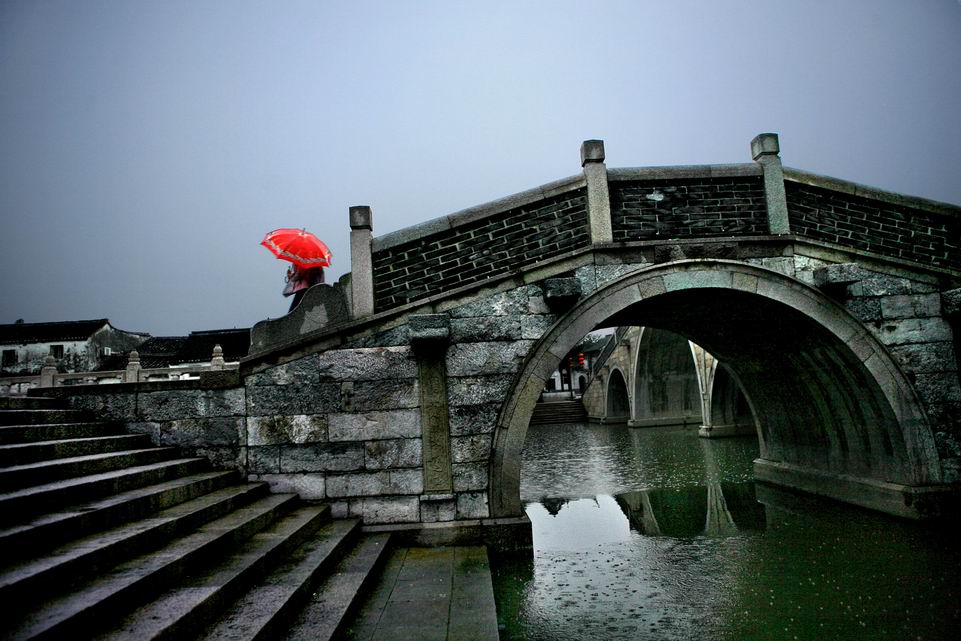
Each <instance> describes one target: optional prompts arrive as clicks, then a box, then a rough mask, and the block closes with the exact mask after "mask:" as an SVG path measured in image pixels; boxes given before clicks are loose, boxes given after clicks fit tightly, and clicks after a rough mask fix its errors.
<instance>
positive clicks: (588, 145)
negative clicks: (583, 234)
mask: <svg viewBox="0 0 961 641" xmlns="http://www.w3.org/2000/svg"><path fill="white" fill-rule="evenodd" d="M581 167H583V168H584V178H585V179H586V180H587V215H588V222H589V225H590V232H591V243H593V244H595V245H596V244H597V243H609V242H611V241H612V240H614V234H613V232H612V231H611V197H610V192H609V190H608V186H607V165H605V164H604V141H603V140H585V141H584V142H583V143H582V144H581Z"/></svg>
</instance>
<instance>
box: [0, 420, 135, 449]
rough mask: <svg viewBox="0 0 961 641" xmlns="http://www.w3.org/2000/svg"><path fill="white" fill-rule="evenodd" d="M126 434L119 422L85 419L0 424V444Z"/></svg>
mask: <svg viewBox="0 0 961 641" xmlns="http://www.w3.org/2000/svg"><path fill="white" fill-rule="evenodd" d="M114 434H126V432H125V431H124V429H123V426H122V425H120V424H119V423H107V422H96V421H85V422H82V423H48V424H46V425H7V426H0V445H13V444H17V443H32V442H36V441H56V440H62V439H68V438H88V437H93V436H110V435H114Z"/></svg>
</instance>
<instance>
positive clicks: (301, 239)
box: [260, 229, 332, 269]
mask: <svg viewBox="0 0 961 641" xmlns="http://www.w3.org/2000/svg"><path fill="white" fill-rule="evenodd" d="M260 244H261V245H263V246H264V247H266V248H267V249H269V250H270V251H271V252H273V254H274V256H276V257H277V258H279V259H281V260H289V261H290V262H292V263H293V264H295V265H297V266H298V267H303V268H305V269H307V268H310V267H330V258H331V256H332V254H331V253H330V249H328V248H327V245H325V244H324V241H322V240H321V239H319V238H317V237H316V236H314V235H313V234H311V233H310V232H309V231H307V230H305V229H275V230H274V231H272V232H270V233H268V234H267V235H266V236H264V239H263V240H262V241H260Z"/></svg>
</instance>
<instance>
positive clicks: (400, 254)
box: [373, 189, 590, 312]
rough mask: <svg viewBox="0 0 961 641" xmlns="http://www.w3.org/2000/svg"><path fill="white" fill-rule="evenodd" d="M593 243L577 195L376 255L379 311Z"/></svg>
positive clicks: (583, 199)
mask: <svg viewBox="0 0 961 641" xmlns="http://www.w3.org/2000/svg"><path fill="white" fill-rule="evenodd" d="M589 243H590V238H589V236H588V227H587V193H586V190H584V189H577V190H573V191H570V192H567V193H565V194H561V195H560V196H556V197H554V198H550V199H547V200H544V201H540V202H538V203H535V204H533V205H527V206H524V207H519V208H517V209H512V210H510V211H507V212H504V213H502V214H497V215H494V216H490V217H487V218H483V219H481V220H478V221H476V222H473V223H469V224H466V225H463V226H460V227H457V228H455V229H449V230H446V231H443V232H440V233H437V234H432V235H430V236H427V237H425V238H420V239H417V240H413V241H411V242H408V243H404V244H401V245H397V246H395V247H391V248H389V249H385V250H382V251H377V252H374V255H373V263H374V308H375V309H376V311H378V312H380V311H383V310H385V309H390V308H392V307H397V306H399V305H403V304H405V303H407V302H409V301H411V300H415V299H418V298H423V297H425V296H431V295H435V294H439V293H441V292H444V291H447V290H450V289H454V288H456V287H460V286H462V285H468V284H470V283H474V282H477V281H480V280H484V279H487V278H491V277H493V276H498V275H501V274H507V273H510V272H516V271H519V270H521V269H523V268H525V267H528V266H530V265H532V264H534V263H537V262H539V261H542V260H545V259H548V258H553V257H555V256H560V255H562V254H565V253H567V252H570V251H572V250H575V249H580V248H582V247H586V246H588V245H589Z"/></svg>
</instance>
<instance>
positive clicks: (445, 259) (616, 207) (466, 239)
mask: <svg viewBox="0 0 961 641" xmlns="http://www.w3.org/2000/svg"><path fill="white" fill-rule="evenodd" d="M779 154H780V144H779V141H778V136H777V134H773V133H764V134H760V135H758V136H757V137H755V138H754V140H752V141H751V157H752V159H753V161H754V162H752V163H742V164H726V165H689V166H677V167H628V168H612V169H608V168H607V166H606V165H605V163H604V160H605V151H604V143H603V141H601V140H587V141H585V142H584V143H583V145H582V146H581V167H582V172H581V173H579V174H576V175H574V176H571V177H568V178H564V179H562V180H558V181H555V182H552V183H548V184H545V185H541V186H540V187H536V188H534V189H530V190H527V191H524V192H521V193H518V194H514V195H512V196H508V197H506V198H502V199H500V200H496V201H493V202H490V203H487V204H483V205H478V206H476V207H471V208H469V209H465V210H463V211H460V212H457V213H454V214H450V215H447V216H441V217H439V218H435V219H433V220H429V221H427V222H425V223H422V224H419V225H415V226H413V227H409V228H406V229H402V230H399V231H395V232H392V233H389V234H386V235H384V236H378V237H374V236H373V222H372V214H371V210H370V207H367V206H355V207H351V208H350V223H351V277H352V280H351V297H350V298H351V300H350V305H351V317H352V318H354V319H360V318H364V317H366V316H370V315H372V314H376V313H380V312H384V311H387V310H391V309H395V308H398V307H402V306H404V305H406V304H409V303H412V302H415V301H423V300H428V299H430V298H432V297H435V296H438V295H442V294H444V293H445V292H449V291H451V290H456V289H459V288H462V287H466V286H473V285H477V284H480V283H482V282H484V281H487V280H490V279H495V278H500V277H505V276H508V275H511V274H516V273H519V272H522V271H524V270H530V269H531V268H534V267H536V266H538V265H541V264H544V263H546V262H549V261H551V260H557V259H558V258H561V257H563V256H572V255H575V254H577V253H579V252H583V251H586V250H589V249H590V248H592V247H595V248H596V247H604V248H611V247H615V246H616V247H622V246H629V245H637V244H642V243H649V242H652V241H653V242H655V243H657V242H664V241H689V240H695V239H705V240H709V241H710V240H718V239H722V238H723V239H726V240H729V241H730V240H733V241H738V240H746V241H750V240H751V239H753V240H757V239H760V238H782V239H788V240H805V241H810V242H814V243H820V244H828V245H830V246H834V247H837V248H839V249H842V250H850V249H853V250H855V251H861V252H865V251H866V252H869V253H871V254H873V255H876V256H879V257H884V258H893V259H895V260H899V261H908V262H911V263H914V264H924V265H926V266H928V267H934V268H936V269H942V270H951V271H958V270H959V269H961V258H959V256H961V247H959V241H958V239H959V238H961V208H959V207H956V206H954V205H948V204H945V203H936V202H933V201H929V200H925V199H923V198H914V197H911V196H903V195H900V194H893V193H891V192H885V191H883V190H880V189H875V188H871V187H865V186H863V185H857V184H855V183H851V182H848V181H843V180H837V179H834V178H828V177H824V176H817V175H815V174H809V173H806V172H801V171H798V170H795V169H787V168H784V167H782V165H781V158H780V155H779Z"/></svg>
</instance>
